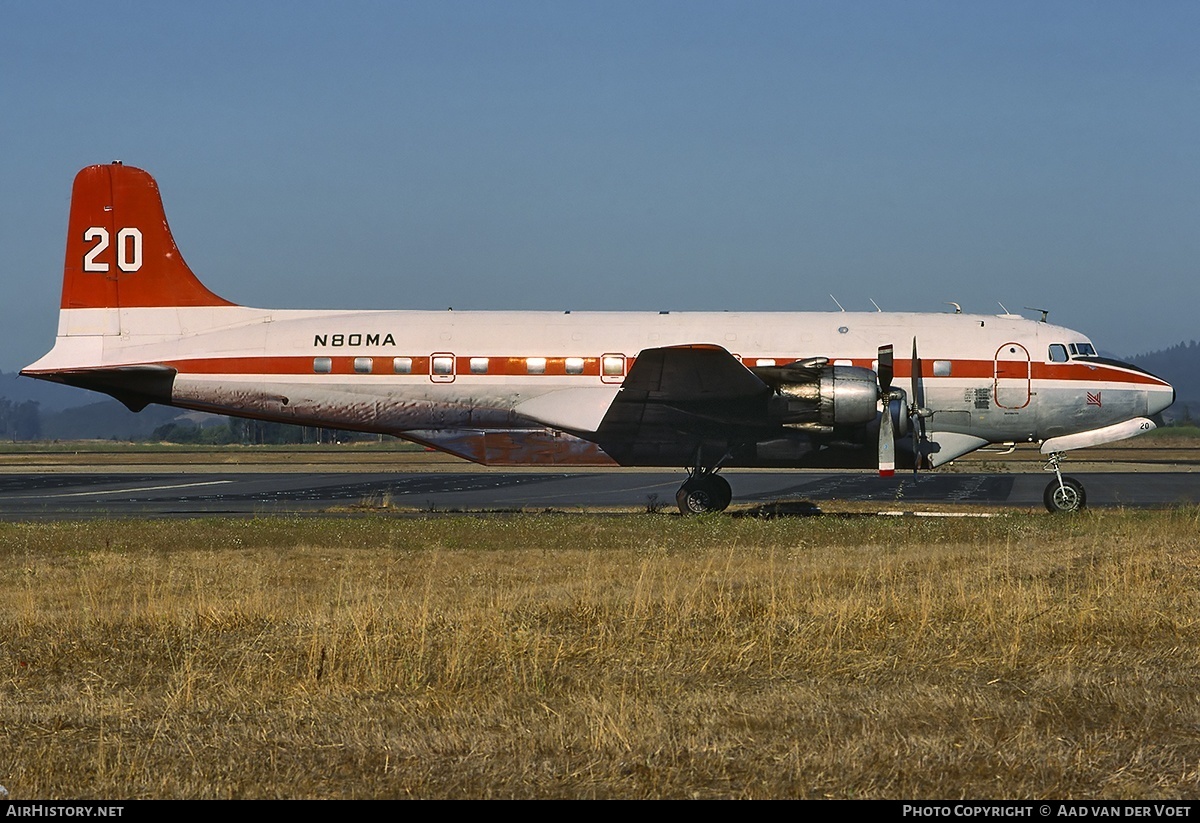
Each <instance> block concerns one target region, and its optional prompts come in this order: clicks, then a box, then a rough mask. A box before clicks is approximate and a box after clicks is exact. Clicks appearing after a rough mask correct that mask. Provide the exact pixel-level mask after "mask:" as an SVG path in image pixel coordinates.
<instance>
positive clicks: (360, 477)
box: [0, 471, 1200, 520]
mask: <svg viewBox="0 0 1200 823" xmlns="http://www.w3.org/2000/svg"><path fill="white" fill-rule="evenodd" d="M725 476H726V478H727V479H728V480H729V481H730V483H731V484H732V486H733V490H734V507H735V508H737V507H743V508H744V505H745V504H751V505H753V504H760V505H761V504H769V503H773V502H776V501H801V500H809V501H812V502H814V503H817V504H820V503H822V502H828V501H834V500H837V501H861V502H872V503H878V504H879V506H880V509H881V510H884V509H889V510H897V509H903V508H904V506H905V505H907V504H918V503H919V504H930V503H933V504H936V503H950V504H984V505H989V506H1010V507H1033V508H1038V507H1041V505H1042V490H1043V489H1044V488H1045V486H1046V483H1047V482H1048V480H1049V478H1050V477H1051V475H1048V474H968V473H962V474H929V475H922V476H920V477H918V478H917V479H916V480H914V479H913V477H912V475H909V474H904V475H897V476H896V477H894V478H890V479H883V478H879V477H877V476H875V475H873V474H870V473H863V474H859V473H851V472H839V473H819V472H795V471H754V472H738V471H731V472H727V473H725ZM1076 476H1077V477H1078V478H1079V479H1080V480H1081V481H1083V483H1084V484H1085V486H1086V487H1087V494H1088V505H1089V506H1090V507H1093V508H1095V507H1103V506H1134V507H1150V506H1168V505H1177V504H1188V503H1200V474H1191V473H1178V472H1176V473H1155V472H1138V473H1089V474H1079V475H1076ZM682 479H683V473H682V472H671V471H636V472H631V471H614V472H604V471H598V472H569V473H567V472H564V473H555V472H537V473H534V472H469V473H468V472H461V473H460V472H420V473H387V474H385V473H358V474H346V473H311V474H301V473H267V472H263V473H228V474H222V473H219V472H217V473H206V474H194V473H187V474H185V473H145V474H136V473H134V474H74V473H72V474H45V473H43V474H8V475H0V519H4V520H26V519H69V518H75V517H97V516H100V517H104V516H111V517H131V516H150V517H160V516H197V515H222V514H228V515H248V514H258V515H283V514H295V513H304V514H312V513H319V512H329V511H335V512H338V511H342V512H344V511H353V510H356V509H360V508H369V507H371V506H378V505H379V504H381V503H388V504H390V505H391V506H394V507H397V508H401V509H408V510H420V511H495V510H515V509H526V510H543V509H555V510H565V511H571V510H583V509H585V508H599V509H606V510H638V509H643V510H644V509H646V508H649V507H651V506H654V505H656V504H657V506H661V507H664V508H667V509H669V510H674V501H675V490H676V489H677V488H678V487H679V484H680V482H681V481H682Z"/></svg>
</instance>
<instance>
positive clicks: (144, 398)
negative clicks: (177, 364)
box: [21, 366, 177, 412]
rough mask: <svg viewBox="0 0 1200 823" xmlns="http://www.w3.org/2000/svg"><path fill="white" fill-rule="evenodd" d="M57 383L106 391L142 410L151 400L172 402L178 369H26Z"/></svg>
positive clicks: (134, 408) (140, 367) (143, 367)
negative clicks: (44, 371) (172, 391)
mask: <svg viewBox="0 0 1200 823" xmlns="http://www.w3.org/2000/svg"><path fill="white" fill-rule="evenodd" d="M21 373H22V374H24V375H26V376H28V377H37V378H39V379H41V380H49V381H51V382H53V383H63V384H65V385H68V386H76V387H78V388H81V389H90V390H91V391H98V392H103V393H104V394H107V395H109V396H110V397H113V398H115V399H117V400H120V401H121V402H122V403H124V404H125V406H126V407H127V408H128V409H129V410H130V411H135V412H139V411H141V410H142V409H144V408H146V406H149V405H150V404H151V403H164V404H169V403H170V402H171V389H172V387H173V386H174V385H175V375H176V373H177V372H176V371H175V369H173V368H171V367H170V366H118V367H115V368H99V369H77V370H68V371H56V372H48V373H40V374H39V373H37V372H31V371H23V372H21Z"/></svg>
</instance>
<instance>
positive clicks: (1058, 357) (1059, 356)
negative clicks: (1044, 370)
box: [1050, 343, 1067, 363]
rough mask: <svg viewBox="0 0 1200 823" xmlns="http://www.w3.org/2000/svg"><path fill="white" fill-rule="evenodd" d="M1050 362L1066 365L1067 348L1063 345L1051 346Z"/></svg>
mask: <svg viewBox="0 0 1200 823" xmlns="http://www.w3.org/2000/svg"><path fill="white" fill-rule="evenodd" d="M1050 362H1051V363H1066V362H1067V347H1066V346H1064V345H1063V344H1062V343H1051V344H1050Z"/></svg>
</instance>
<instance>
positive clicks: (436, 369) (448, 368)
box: [433, 354, 454, 374]
mask: <svg viewBox="0 0 1200 823" xmlns="http://www.w3.org/2000/svg"><path fill="white" fill-rule="evenodd" d="M433 373H434V374H454V358H453V357H451V356H450V355H448V354H443V355H440V356H438V357H435V358H433Z"/></svg>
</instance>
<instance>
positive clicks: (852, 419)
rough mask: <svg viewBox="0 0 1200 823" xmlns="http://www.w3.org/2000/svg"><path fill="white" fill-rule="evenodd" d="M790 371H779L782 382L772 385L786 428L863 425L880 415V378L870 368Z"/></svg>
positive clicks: (833, 367) (828, 367)
mask: <svg viewBox="0 0 1200 823" xmlns="http://www.w3.org/2000/svg"><path fill="white" fill-rule="evenodd" d="M784 369H786V367H784ZM789 371H790V372H791V373H787V371H784V370H781V374H780V377H782V378H784V379H782V380H780V381H779V382H778V383H777V384H776V385H775V392H776V398H777V407H778V408H779V413H780V414H781V416H782V421H781V422H782V423H783V424H784V425H786V426H795V427H798V428H833V427H837V426H862V425H865V424H867V423H870V422H872V421H874V420H875V418H876V417H877V416H878V415H879V377H878V376H877V375H876V374H875V372H873V371H871V370H870V369H864V368H862V367H861V366H824V367H822V368H819V369H803V370H800V369H795V370H789ZM796 378H800V379H796Z"/></svg>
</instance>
